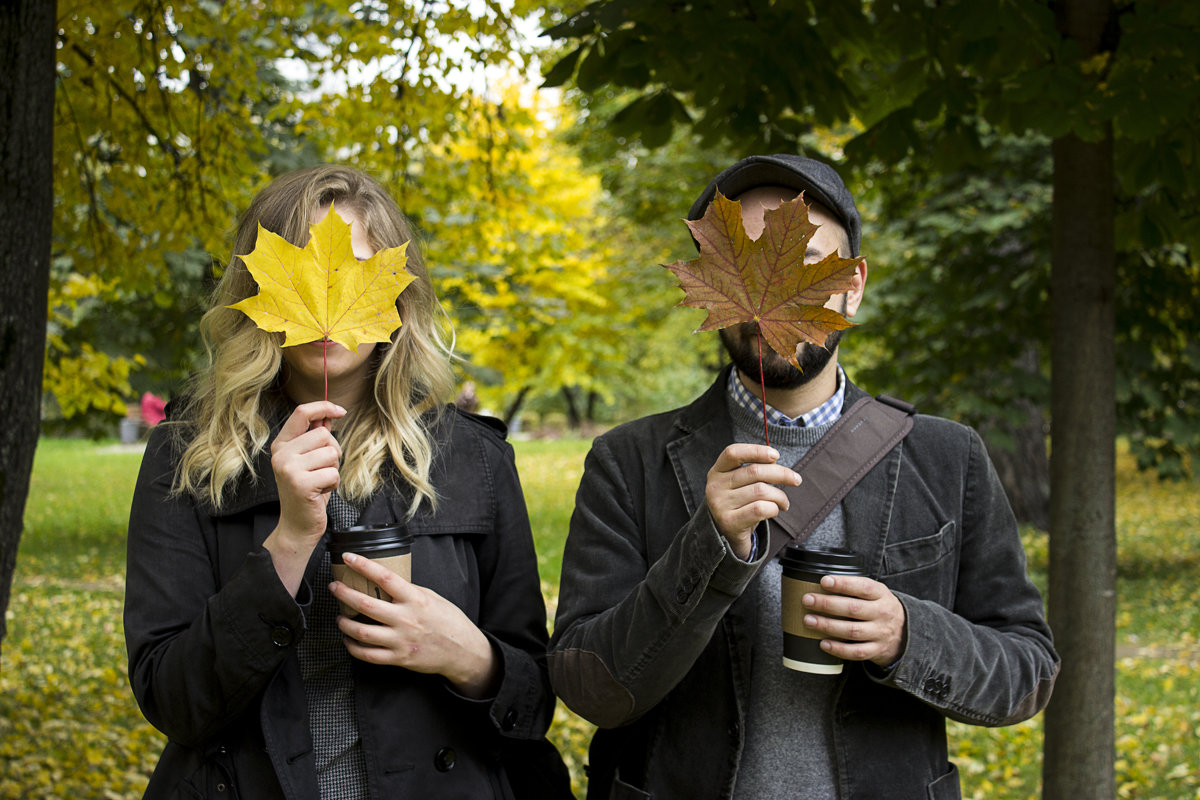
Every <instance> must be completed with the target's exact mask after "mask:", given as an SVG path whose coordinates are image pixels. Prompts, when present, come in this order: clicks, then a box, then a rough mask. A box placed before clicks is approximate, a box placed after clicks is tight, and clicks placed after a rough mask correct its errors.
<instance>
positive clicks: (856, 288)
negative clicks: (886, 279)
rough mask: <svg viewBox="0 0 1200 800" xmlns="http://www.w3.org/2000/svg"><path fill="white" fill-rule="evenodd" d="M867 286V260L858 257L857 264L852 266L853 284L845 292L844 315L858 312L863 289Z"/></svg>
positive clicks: (852, 314) (850, 315)
mask: <svg viewBox="0 0 1200 800" xmlns="http://www.w3.org/2000/svg"><path fill="white" fill-rule="evenodd" d="M866 286H867V260H866V259H865V258H862V259H859V261H858V265H857V266H856V267H855V268H854V285H853V286H852V287H851V288H850V291H848V292H846V311H845V312H844V314H845V316H847V317H853V316H854V315H855V314H857V313H858V306H859V304H860V303H861V302H862V298H863V290H864V289H865V288H866Z"/></svg>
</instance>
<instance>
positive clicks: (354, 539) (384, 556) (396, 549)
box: [329, 523, 412, 622]
mask: <svg viewBox="0 0 1200 800" xmlns="http://www.w3.org/2000/svg"><path fill="white" fill-rule="evenodd" d="M346 553H354V554H356V555H360V556H362V557H363V558H369V559H370V560H372V561H374V562H375V563H377V564H381V565H383V566H385V567H387V568H388V569H390V570H391V571H392V572H394V573H396V574H397V575H399V576H400V577H401V578H404V579H405V580H412V535H411V534H410V533H409V532H408V529H407V528H406V527H405V526H404V525H401V524H399V523H388V524H383V525H354V526H351V527H349V528H346V529H345V530H334V531H332V532H331V533H330V534H329V567H330V570H331V571H332V572H333V578H334V580H337V581H341V582H342V583H344V584H346V585H347V586H349V587H350V588H351V589H357V590H358V591H360V592H362V593H363V594H367V595H370V596H371V597H375V598H378V599H379V600H383V601H385V602H388V603H390V602H391V601H392V596H391V595H390V594H388V593H387V592H385V591H384V590H383V589H381V588H380V587H379V586H377V585H376V584H375V582H374V581H370V580H367V579H366V578H365V577H363V576H362V575H360V574H358V573H357V572H355V571H354V570H352V569H350V568H349V567H347V566H346V563H345V561H344V560H343V558H342V557H343V556H344V555H345V554H346ZM338 606H339V607H340V608H341V611H342V614H344V615H345V616H347V617H352V618H355V619H358V620H360V621H363V622H374V620H372V619H370V618H369V617H366V616H364V615H362V614H359V613H358V612H357V611H355V610H354V609H352V608H350V607H349V606H347V605H345V604H343V603H340V602H339V603H338Z"/></svg>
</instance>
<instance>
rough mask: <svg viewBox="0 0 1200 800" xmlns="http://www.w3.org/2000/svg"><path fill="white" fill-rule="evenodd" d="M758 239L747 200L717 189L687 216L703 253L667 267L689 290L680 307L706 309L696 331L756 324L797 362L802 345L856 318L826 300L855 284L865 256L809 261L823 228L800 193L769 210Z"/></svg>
mask: <svg viewBox="0 0 1200 800" xmlns="http://www.w3.org/2000/svg"><path fill="white" fill-rule="evenodd" d="M763 223H764V227H763V232H762V234H761V235H760V236H759V237H758V238H757V239H751V238H749V237H748V236H747V235H746V230H745V228H744V227H743V225H742V205H741V203H739V202H737V201H736V200H730V199H728V198H727V197H725V196H724V195H722V194H721V193H720V192H717V194H716V197H715V198H714V200H713V202H712V205H710V206H709V207H708V210H707V211H705V212H704V216H703V217H702V218H701V219H699V220H689V221H688V223H687V225H688V227H689V228H690V229H691V231H692V236H694V237H695V239H696V241H697V242H698V243H699V244H700V255H699V257H697V258H694V259H692V260H691V261H676V262H675V263H674V264H666V265H664V266H666V268H667V269H669V270H671V271H672V272H673V273H675V275H676V277H678V278H679V285H680V287H681V288H682V289H683V291H684V298H683V300H682V301H681V303H680V304H681V305H685V306H691V307H693V308H704V309H707V310H708V317H707V318H706V319H705V320H704V324H703V325H701V326H700V327H699V328H698V329H697V330H698V331H711V330H718V329H720V328H727V327H729V326H730V325H735V324H738V323H741V322H756V323H758V327H759V330H760V331H761V332H762V336H763V338H764V339H766V341H767V344H769V345H770V346H771V349H772V350H774V351H775V352H776V353H779V354H780V355H781V356H783V357H784V358H786V359H787V360H788V361H790V362H791V363H792V365H793V366H797V367H798V366H799V364H798V363H797V361H796V347H797V346H798V345H799V344H800V343H801V342H811V343H812V344H815V345H817V346H821V347H823V346H824V345H825V340H826V339H827V338H828V337H829V334H831V333H833V332H834V331H837V330H842V329H844V328H848V327H850V325H851V323H850V321H849V320H847V319H846V318H845V317H844V316H842V315H841V314H839V313H838V312H836V311H834V310H833V309H829V308H825V303H826V302H828V301H829V298H830V297H832V296H833V295H835V294H841V293H842V292H845V291H848V290H849V289H851V288H852V287H853V285H854V275H855V267H856V266H857V265H858V263H859V262H860V261H861V260H862V259H861V258H841V257H840V256H838V254H837V252H836V251H835V252H833V253H830V254H829V255H827V256H825V257H824V258H823V259H821V260H820V261H817V262H815V263H812V264H806V263H805V261H804V255H805V251H806V249H807V247H808V243H809V240H811V239H812V237H813V234H814V233H816V231H817V228H818V227H819V226H818V225H816V224H815V223H813V222H811V221H810V220H809V218H808V206H807V205H806V204H805V203H804V197H803V195H801V196H800V197H797V198H796V199H795V200H791V201H789V202H786V203H783V204H782V205H780V206H779V208H776V209H772V210H768V211H767V212H766V213H765V215H764V216H763Z"/></svg>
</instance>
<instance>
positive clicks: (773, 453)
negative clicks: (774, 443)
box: [767, 447, 779, 461]
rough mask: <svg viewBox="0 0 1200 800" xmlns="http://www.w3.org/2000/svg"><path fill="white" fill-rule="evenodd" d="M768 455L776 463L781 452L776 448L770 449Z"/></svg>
mask: <svg viewBox="0 0 1200 800" xmlns="http://www.w3.org/2000/svg"><path fill="white" fill-rule="evenodd" d="M767 453H768V454H769V455H770V456H771V458H773V459H775V460H776V461H778V460H779V451H778V450H776V449H775V448H774V447H771V448H769V449H768V450H767Z"/></svg>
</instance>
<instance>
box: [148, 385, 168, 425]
mask: <svg viewBox="0 0 1200 800" xmlns="http://www.w3.org/2000/svg"><path fill="white" fill-rule="evenodd" d="M165 408H166V403H164V402H163V399H162V398H161V397H159V396H158V395H156V394H151V393H150V392H146V393H145V394H144V395H142V421H143V422H145V423H146V425H147V426H149V427H151V428H153V427H154V426H155V425H157V424H158V423H160V422H162V421H163V420H164V419H166V416H167V414H166V411H165V410H164V409H165Z"/></svg>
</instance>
